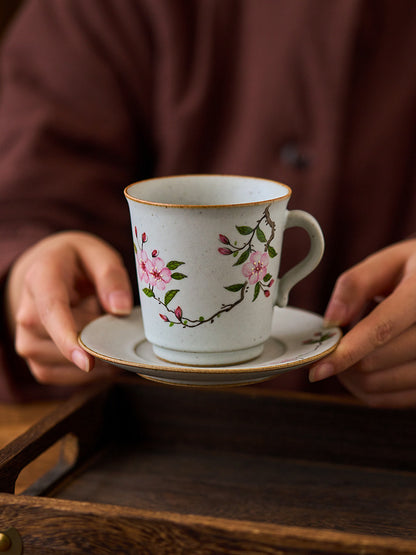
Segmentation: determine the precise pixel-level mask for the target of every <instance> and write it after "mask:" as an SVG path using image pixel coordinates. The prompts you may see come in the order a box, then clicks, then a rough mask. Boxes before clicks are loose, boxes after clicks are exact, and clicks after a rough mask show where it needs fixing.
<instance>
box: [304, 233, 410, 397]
mask: <svg viewBox="0 0 416 555" xmlns="http://www.w3.org/2000/svg"><path fill="white" fill-rule="evenodd" d="M374 299H376V300H377V301H378V303H377V305H376V307H375V308H374V309H373V310H372V311H371V312H370V313H369V314H368V315H367V316H365V317H364V318H362V319H361V320H359V321H358V323H356V324H355V325H354V326H353V327H352V329H351V330H350V331H349V332H348V333H347V334H346V335H345V336H344V337H343V338H342V340H341V342H340V344H339V346H338V348H337V349H336V350H335V351H334V353H332V354H331V355H329V356H328V357H326V358H325V359H324V360H322V361H320V362H319V363H317V364H316V365H314V366H313V367H312V368H311V370H310V373H309V379H310V381H318V380H322V379H324V378H327V377H329V376H332V375H335V374H338V377H339V380H340V381H341V382H342V383H343V384H344V386H345V387H346V388H347V389H348V390H349V391H350V392H351V393H353V394H354V395H355V396H356V397H358V398H359V399H361V400H362V401H364V402H365V403H367V404H368V405H371V406H377V407H390V408H406V407H415V406H416V240H413V239H412V240H407V241H403V242H400V243H397V244H395V245H393V246H391V247H388V248H386V249H384V250H382V251H379V252H377V253H376V254H374V255H372V256H370V257H369V258H367V259H366V260H364V261H363V262H361V263H360V264H358V265H357V266H355V267H353V268H352V269H350V270H348V271H347V272H345V273H344V274H342V275H341V276H340V277H339V279H338V281H337V283H336V285H335V288H334V291H333V293H332V296H331V299H330V301H329V304H328V307H327V310H326V313H325V320H326V322H327V323H328V324H332V325H334V324H336V325H342V326H345V325H347V324H351V323H352V322H354V321H356V319H357V318H359V316H360V314H362V313H363V311H364V310H365V307H366V306H367V304H368V302H370V301H372V300H374Z"/></svg>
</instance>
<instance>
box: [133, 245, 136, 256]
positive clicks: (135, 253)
mask: <svg viewBox="0 0 416 555" xmlns="http://www.w3.org/2000/svg"><path fill="white" fill-rule="evenodd" d="M133 247H134V252H135V254H137V247H136V243H133Z"/></svg>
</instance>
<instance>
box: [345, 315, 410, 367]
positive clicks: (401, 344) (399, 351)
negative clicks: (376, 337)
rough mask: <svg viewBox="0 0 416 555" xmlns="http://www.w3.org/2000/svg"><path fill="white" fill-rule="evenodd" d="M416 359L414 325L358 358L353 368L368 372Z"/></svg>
mask: <svg viewBox="0 0 416 555" xmlns="http://www.w3.org/2000/svg"><path fill="white" fill-rule="evenodd" d="M414 360H416V325H413V326H411V327H410V328H409V329H407V330H405V331H404V332H403V333H401V334H400V335H399V336H398V337H395V338H394V339H392V340H391V341H389V342H388V344H387V345H385V346H383V347H380V348H379V349H376V350H375V351H373V352H371V353H370V354H369V355H367V356H366V357H364V358H363V359H362V360H360V361H359V362H358V363H357V364H356V365H355V368H357V369H358V370H360V371H361V372H365V373H370V372H375V371H377V370H384V369H388V368H393V367H394V366H400V365H402V364H405V363H407V362H411V361H414Z"/></svg>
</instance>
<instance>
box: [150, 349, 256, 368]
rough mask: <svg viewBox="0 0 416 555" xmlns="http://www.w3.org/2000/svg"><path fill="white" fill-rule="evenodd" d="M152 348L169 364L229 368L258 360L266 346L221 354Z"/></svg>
mask: <svg viewBox="0 0 416 555" xmlns="http://www.w3.org/2000/svg"><path fill="white" fill-rule="evenodd" d="M152 347H153V352H154V354H155V355H156V356H157V357H158V358H160V359H162V360H165V361H167V362H173V363H174V364H183V365H185V366H229V365H231V364H239V363H241V362H247V361H249V360H253V359H254V358H257V357H258V356H260V355H261V353H262V352H263V348H264V344H261V345H255V346H254V347H250V348H248V349H239V350H238V351H223V352H219V353H209V352H208V353H206V352H202V353H200V352H192V351H176V350H174V349H166V348H165V347H160V346H158V345H153V346H152Z"/></svg>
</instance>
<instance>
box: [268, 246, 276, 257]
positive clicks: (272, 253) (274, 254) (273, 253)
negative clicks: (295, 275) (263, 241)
mask: <svg viewBox="0 0 416 555" xmlns="http://www.w3.org/2000/svg"><path fill="white" fill-rule="evenodd" d="M267 251H268V253H269V256H270V258H274V257H275V256H277V252H276V251H275V249H274V248H273V247H272V246H271V245H269V248H268V249H267Z"/></svg>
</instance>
